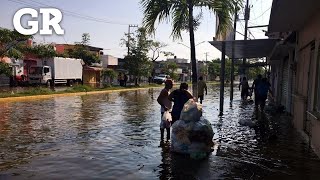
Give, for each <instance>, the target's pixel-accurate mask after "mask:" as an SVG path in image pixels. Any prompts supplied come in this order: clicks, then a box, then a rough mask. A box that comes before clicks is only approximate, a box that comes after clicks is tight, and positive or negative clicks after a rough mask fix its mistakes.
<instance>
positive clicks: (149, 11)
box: [140, 0, 172, 34]
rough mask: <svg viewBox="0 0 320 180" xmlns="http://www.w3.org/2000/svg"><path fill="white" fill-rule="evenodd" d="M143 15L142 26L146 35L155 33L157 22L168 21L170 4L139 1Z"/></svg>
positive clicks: (165, 1) (157, 0) (158, 1)
mask: <svg viewBox="0 0 320 180" xmlns="http://www.w3.org/2000/svg"><path fill="white" fill-rule="evenodd" d="M140 3H141V5H142V8H143V9H144V10H143V13H144V18H143V26H144V27H145V29H146V32H147V33H148V34H152V33H154V32H155V23H156V22H157V20H158V21H159V22H162V21H164V20H169V18H170V10H171V7H172V2H171V1H170V0H141V2H140Z"/></svg>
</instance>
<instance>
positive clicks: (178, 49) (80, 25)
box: [0, 0, 272, 60]
mask: <svg viewBox="0 0 320 180" xmlns="http://www.w3.org/2000/svg"><path fill="white" fill-rule="evenodd" d="M0 1H1V6H0V27H2V28H8V29H14V27H13V23H12V19H13V16H14V14H15V13H16V12H17V11H18V10H19V9H21V8H25V7H28V8H34V9H36V10H39V8H46V7H53V8H58V9H60V10H61V11H62V14H63V20H62V22H61V27H62V28H63V29H64V30H65V34H64V35H60V36H58V35H50V36H48V35H47V36H41V35H39V34H37V35H35V41H36V42H38V43H51V42H55V43H70V44H72V43H74V42H79V41H81V35H82V34H83V33H89V34H90V38H91V40H90V45H92V46H95V47H101V48H104V49H105V50H104V53H105V54H108V55H112V56H115V57H119V58H122V57H124V55H125V54H126V52H127V48H126V47H124V46H121V43H120V42H121V39H122V38H124V37H125V33H127V32H128V25H129V24H133V25H138V26H142V19H143V12H142V8H141V6H140V4H139V1H140V0H90V1H86V0H0ZM249 4H250V6H251V13H250V21H249V26H256V25H267V24H268V22H269V17H270V9H271V5H272V0H250V3H249ZM197 11H198V12H199V10H196V13H197ZM202 12H203V18H202V21H201V25H200V27H199V28H198V30H197V31H196V32H195V41H196V44H199V45H197V46H196V55H197V59H198V60H206V58H207V60H212V59H215V58H220V56H221V53H220V52H219V51H218V50H217V49H215V48H214V47H213V46H211V45H210V44H209V43H208V42H207V41H212V39H213V37H214V36H215V15H214V13H212V12H209V11H208V10H206V9H204V10H203V11H202ZM79 16H81V17H82V18H78V17H79ZM92 18H94V20H92ZM239 18H240V19H243V11H242V12H240V15H239ZM24 19H27V18H24ZM88 19H91V20H88ZM101 21H103V22H101ZM132 30H135V28H132ZM262 30H267V28H254V29H250V38H252V39H254V38H255V39H262V38H267V37H266V36H265V35H264V34H265V33H264V32H263V31H262ZM171 31H172V28H171V22H170V21H169V22H165V23H162V24H159V25H157V31H156V33H155V37H154V39H155V40H157V41H160V42H163V43H165V44H167V45H168V46H167V47H165V48H164V49H163V51H170V52H173V53H174V54H175V55H176V56H177V57H178V58H186V59H190V50H189V48H188V47H189V46H190V45H189V35H188V33H187V32H183V33H182V40H176V41H173V39H172V37H171V36H170V35H171ZM237 31H238V32H240V33H242V34H243V31H244V21H239V22H238V23H237ZM236 38H237V39H243V36H242V35H240V34H237V37H236ZM206 53H207V56H206ZM164 59H165V57H164V56H161V57H160V58H159V60H164Z"/></svg>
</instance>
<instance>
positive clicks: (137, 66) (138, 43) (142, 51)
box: [124, 28, 152, 85]
mask: <svg viewBox="0 0 320 180" xmlns="http://www.w3.org/2000/svg"><path fill="white" fill-rule="evenodd" d="M124 44H128V45H129V54H128V55H127V56H125V58H124V59H125V65H124V66H125V68H126V69H127V70H128V71H129V74H130V75H133V76H135V77H136V79H137V78H139V77H142V76H145V77H147V76H149V75H150V72H151V71H150V70H151V65H152V63H151V61H150V60H149V57H148V55H147V54H148V51H149V47H150V46H149V45H150V41H149V40H148V37H147V34H146V30H145V29H144V28H139V29H138V30H137V31H136V33H135V35H134V36H133V37H131V38H130V41H129V42H125V43H124ZM137 83H138V82H137V81H136V85H137Z"/></svg>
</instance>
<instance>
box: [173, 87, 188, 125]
mask: <svg viewBox="0 0 320 180" xmlns="http://www.w3.org/2000/svg"><path fill="white" fill-rule="evenodd" d="M192 98H193V96H192V95H191V93H190V92H189V91H188V84H187V83H181V84H180V88H179V89H176V90H174V91H173V92H172V93H171V94H170V95H169V100H170V101H173V103H174V104H173V108H172V113H171V114H172V124H173V123H174V122H175V121H177V120H179V119H180V114H181V111H182V109H183V106H184V104H185V103H186V102H187V101H188V100H189V99H192Z"/></svg>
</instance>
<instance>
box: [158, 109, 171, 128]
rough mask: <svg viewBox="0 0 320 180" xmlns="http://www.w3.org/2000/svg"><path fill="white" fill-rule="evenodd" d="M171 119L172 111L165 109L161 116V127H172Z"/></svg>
mask: <svg viewBox="0 0 320 180" xmlns="http://www.w3.org/2000/svg"><path fill="white" fill-rule="evenodd" d="M171 121H172V116H171V113H170V112H169V111H165V112H164V113H163V115H162V118H161V122H160V128H161V129H165V128H170V126H171Z"/></svg>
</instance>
